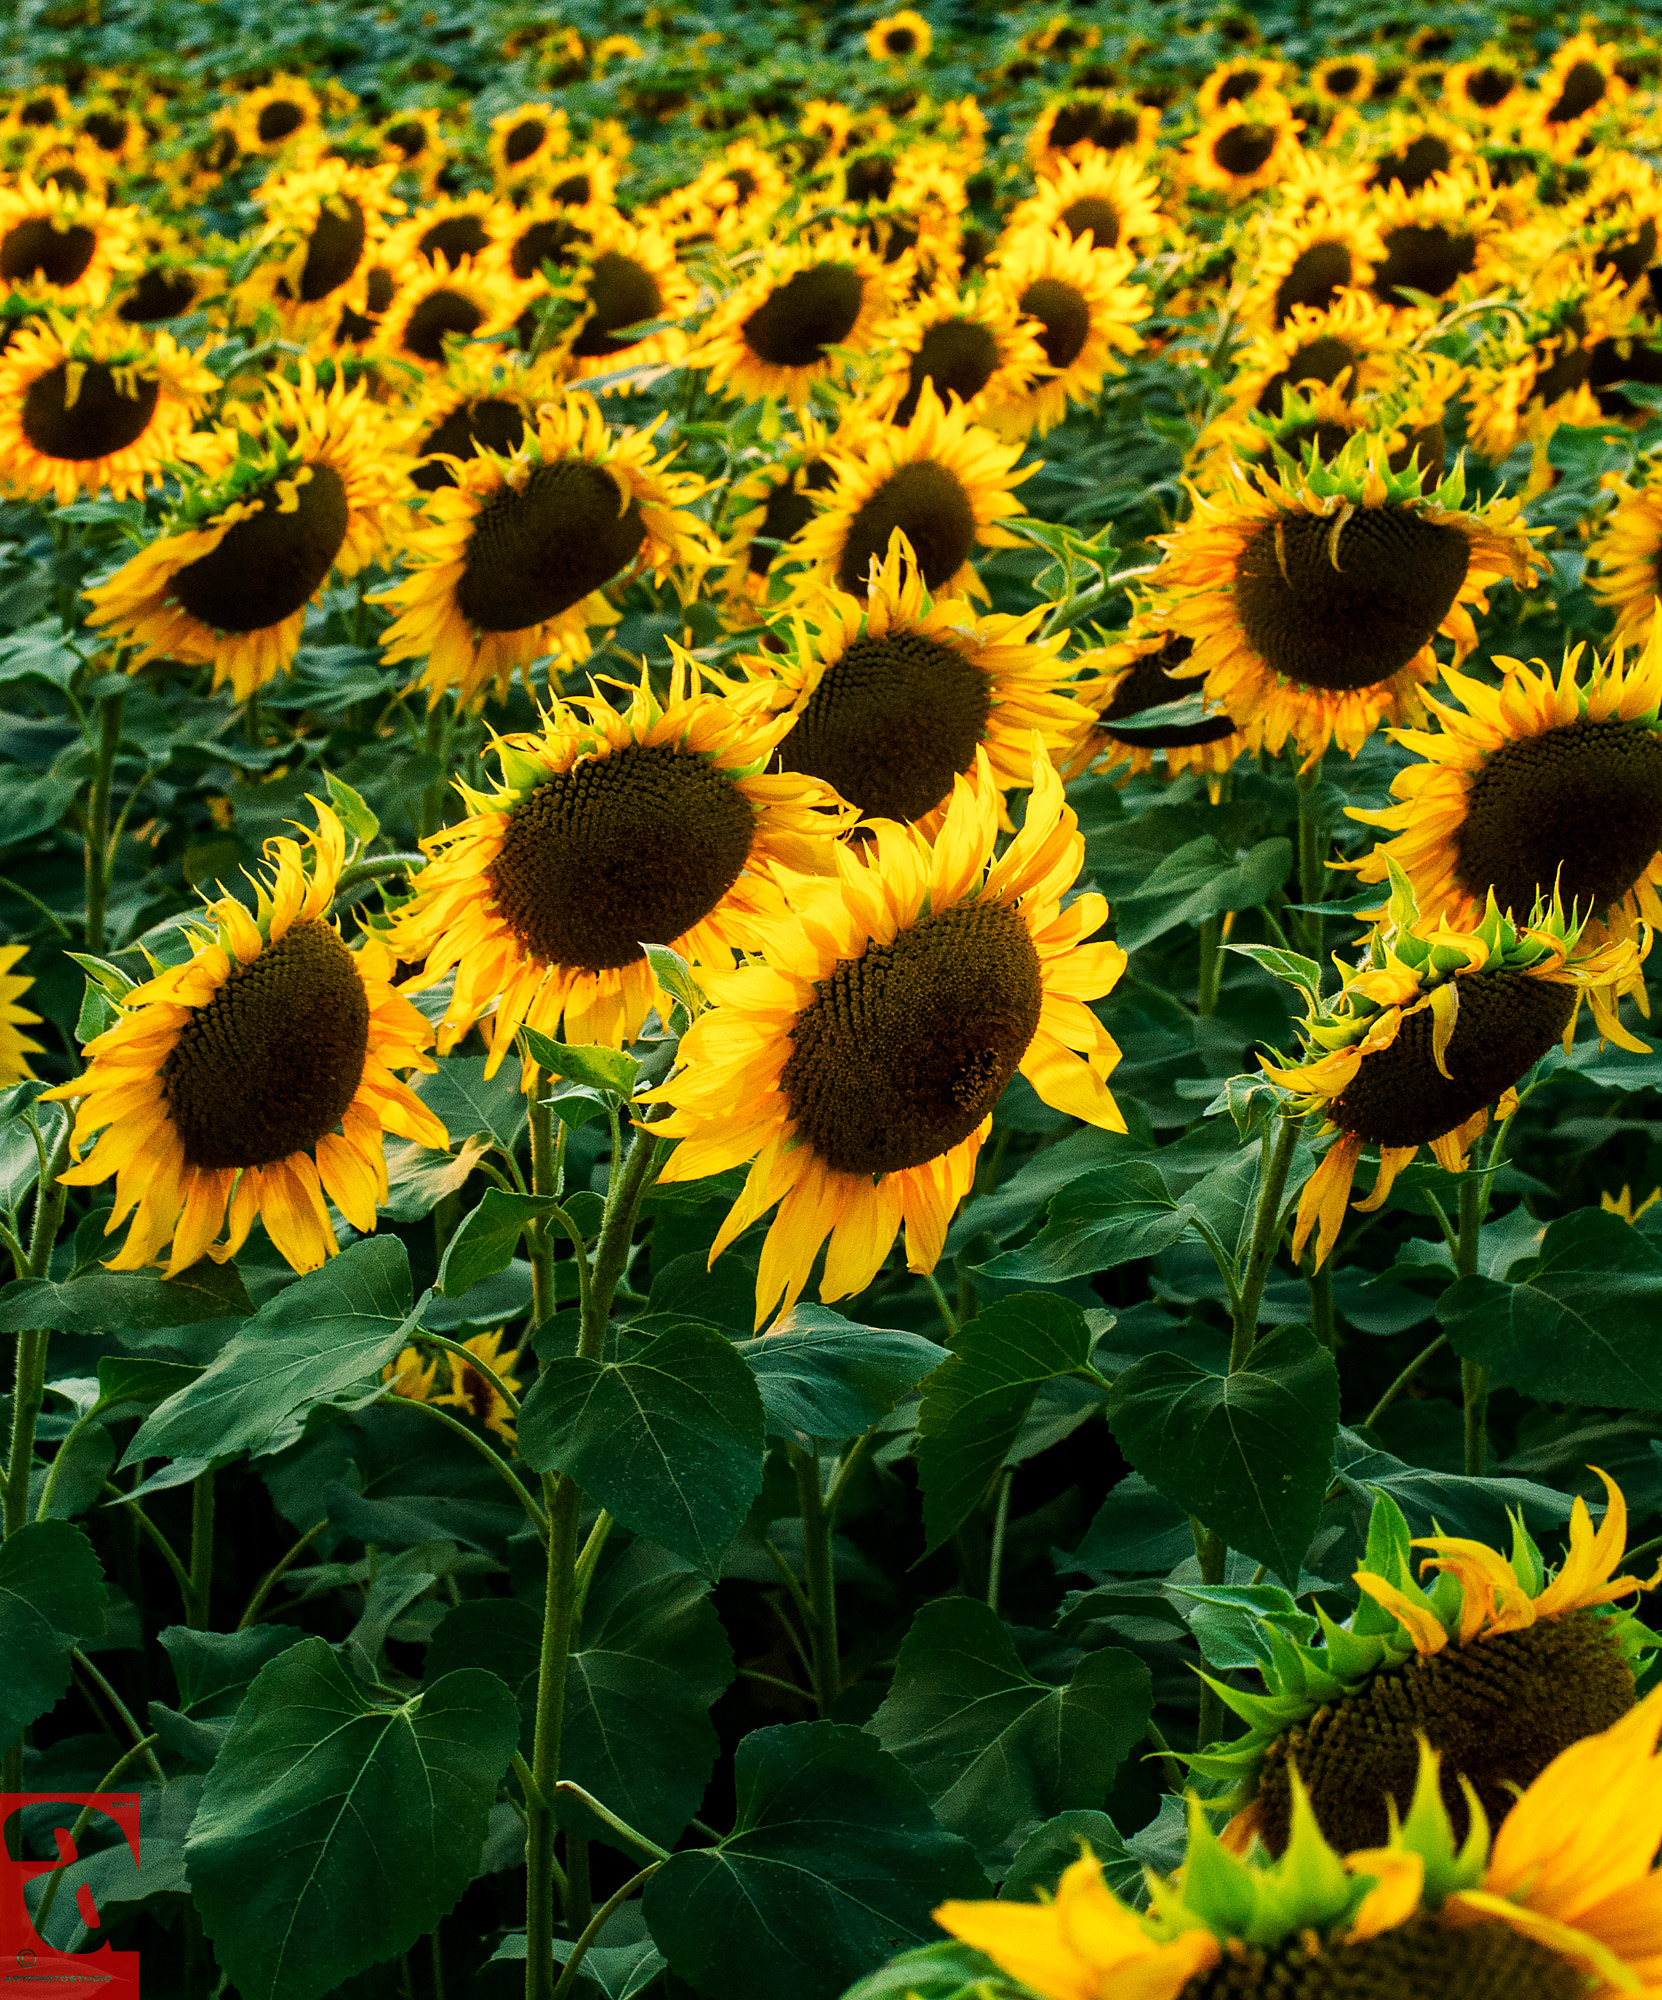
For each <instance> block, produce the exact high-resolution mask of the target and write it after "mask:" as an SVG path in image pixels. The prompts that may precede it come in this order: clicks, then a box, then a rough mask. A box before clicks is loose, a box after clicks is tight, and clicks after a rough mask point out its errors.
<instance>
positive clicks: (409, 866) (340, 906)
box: [329, 854, 427, 917]
mask: <svg viewBox="0 0 1662 2000" xmlns="http://www.w3.org/2000/svg"><path fill="white" fill-rule="evenodd" d="M426 865H427V857H426V855H425V854H372V855H370V856H369V858H368V859H367V860H365V861H354V862H353V864H352V866H351V867H350V868H343V869H342V870H341V872H340V879H339V880H338V881H337V882H336V884H335V900H334V901H333V902H332V903H331V904H330V905H329V914H330V915H331V916H332V917H333V916H339V914H340V912H341V911H342V910H344V909H345V908H346V906H347V904H348V903H349V902H350V901H351V900H352V891H353V890H354V889H360V888H362V887H363V885H364V883H366V882H380V881H384V880H385V879H386V877H387V876H389V875H413V874H414V873H415V872H416V870H417V869H418V868H424V867H425V866H426Z"/></svg>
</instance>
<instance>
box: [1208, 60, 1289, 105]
mask: <svg viewBox="0 0 1662 2000" xmlns="http://www.w3.org/2000/svg"><path fill="white" fill-rule="evenodd" d="M1286 70H1287V66H1286V64H1285V63H1280V62H1276V61H1275V60H1273V59H1272V58H1271V57H1268V56H1263V55H1259V54H1257V53H1254V54H1252V55H1250V56H1226V57H1225V58H1224V60H1223V61H1222V62H1221V63H1219V64H1218V65H1217V67H1216V68H1215V69H1213V70H1212V71H1210V72H1209V73H1208V75H1207V76H1206V77H1204V78H1203V79H1202V81H1201V83H1200V85H1199V87H1198V88H1197V89H1196V91H1195V112H1196V115H1197V116H1198V117H1199V118H1200V119H1201V120H1202V121H1203V122H1205V121H1207V120H1210V119H1213V118H1216V117H1217V116H1218V115H1219V114H1220V113H1221V112H1223V111H1226V110H1228V109H1229V108H1230V106H1231V105H1236V104H1250V105H1252V106H1253V107H1254V109H1262V108H1263V107H1264V106H1265V105H1266V104H1267V103H1274V104H1276V105H1280V104H1281V99H1280V98H1279V97H1278V96H1277V95H1276V92H1277V86H1278V85H1279V84H1280V82H1281V79H1282V78H1283V77H1284V76H1285V75H1286ZM1282 108H1285V107H1284V106H1283V107H1282Z"/></svg>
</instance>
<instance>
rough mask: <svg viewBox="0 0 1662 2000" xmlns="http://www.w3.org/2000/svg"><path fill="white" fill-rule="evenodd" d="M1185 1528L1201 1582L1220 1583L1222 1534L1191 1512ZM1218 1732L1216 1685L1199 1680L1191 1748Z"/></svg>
mask: <svg viewBox="0 0 1662 2000" xmlns="http://www.w3.org/2000/svg"><path fill="white" fill-rule="evenodd" d="M1189 1532H1190V1534H1191V1535H1193V1537H1194V1543H1195V1556H1196V1558H1197V1560H1198V1561H1199V1564H1200V1580H1201V1582H1202V1583H1204V1584H1209V1585H1212V1586H1216V1585H1218V1584H1220V1583H1222V1582H1223V1580H1224V1578H1225V1577H1226V1576H1227V1575H1228V1573H1229V1550H1228V1548H1227V1546H1226V1545H1225V1543H1224V1539H1223V1537H1222V1535H1214V1534H1213V1533H1212V1531H1211V1529H1210V1528H1208V1527H1207V1526H1206V1525H1205V1524H1204V1523H1203V1522H1201V1521H1199V1520H1197V1519H1196V1518H1195V1517H1194V1516H1193V1515H1192V1514H1191V1515H1190V1517H1189ZM1222 1733H1223V1702H1222V1700H1221V1699H1220V1698H1219V1696H1218V1693H1217V1691H1216V1689H1214V1688H1209V1687H1208V1686H1207V1685H1206V1683H1205V1682H1204V1681H1202V1682H1201V1684H1200V1712H1199V1714H1198V1715H1197V1716H1196V1718H1195V1748H1196V1749H1197V1750H1204V1749H1205V1748H1206V1746H1207V1744H1208V1743H1215V1742H1216V1741H1217V1740H1218V1737H1219V1736H1220V1735H1221V1734H1222Z"/></svg>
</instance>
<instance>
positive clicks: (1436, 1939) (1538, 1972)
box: [1177, 1913, 1587, 2000]
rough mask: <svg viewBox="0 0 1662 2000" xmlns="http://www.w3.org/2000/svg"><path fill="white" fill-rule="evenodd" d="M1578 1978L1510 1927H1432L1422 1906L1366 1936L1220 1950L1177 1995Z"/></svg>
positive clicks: (1282, 1998) (1564, 1998)
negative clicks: (1418, 1911) (1210, 1965)
mask: <svg viewBox="0 0 1662 2000" xmlns="http://www.w3.org/2000/svg"><path fill="white" fill-rule="evenodd" d="M1586 1990H1587V1982H1586V1978H1585V1976H1584V1975H1583V1973H1582V1970H1581V1968H1580V1966H1579V1965H1578V1964H1577V1963H1576V1961H1575V1960H1574V1959H1569V1958H1564V1957H1561V1956H1560V1955H1559V1953H1557V1952H1555V1951H1552V1950H1550V1949H1549V1948H1548V1947H1547V1946H1546V1945H1544V1944H1537V1943H1536V1941H1535V1940H1534V1938H1531V1937H1525V1936H1524V1935H1523V1933H1522V1932H1521V1931H1517V1930H1514V1929H1513V1927H1512V1926H1511V1925H1510V1924H1507V1923H1498V1922H1495V1921H1493V1920H1492V1919H1485V1920H1484V1921H1482V1922H1479V1923H1473V1924H1461V1925H1459V1926H1458V1927H1456V1926H1454V1925H1452V1924H1441V1923H1439V1922H1438V1921H1437V1920H1436V1918H1435V1917H1433V1916H1431V1915H1430V1914H1429V1913H1426V1914H1422V1915H1418V1916H1414V1917H1410V1918H1409V1920H1408V1921H1407V1923H1405V1924H1396V1925H1394V1926H1393V1927H1392V1928H1391V1929H1390V1930H1386V1931H1380V1932H1378V1933H1377V1934H1376V1935H1375V1936H1373V1937H1370V1938H1359V1939H1355V1940H1353V1941H1351V1942H1349V1943H1333V1944H1326V1945H1324V1944H1323V1943H1321V1941H1320V1940H1319V1939H1318V1938H1317V1937H1316V1935H1315V1934H1314V1933H1313V1932H1309V1931H1305V1932H1302V1933H1298V1934H1296V1935H1294V1936H1292V1937H1289V1938H1287V1939H1286V1940H1285V1941H1284V1942H1283V1943H1281V1944H1279V1945H1274V1946H1272V1947H1270V1948H1269V1949H1268V1950H1265V1949H1263V1948H1262V1947H1259V1946H1255V1945H1249V1946H1241V1947H1235V1948H1232V1949H1231V1950H1229V1951H1227V1952H1226V1953H1225V1954H1224V1956H1223V1957H1222V1958H1221V1959H1220V1960H1219V1961H1218V1963H1217V1964H1216V1965H1215V1966H1213V1968H1212V1969H1211V1971H1210V1972H1202V1973H1197V1974H1196V1976H1195V1977H1194V1978H1193V1979H1191V1980H1189V1981H1188V1982H1187V1983H1186V1984H1185V1985H1184V1986H1183V1988H1182V1990H1181V1991H1180V1992H1179V1994H1178V1996H1177V2000H1248V1996H1258V1995H1265V1996H1268V1995H1270V1994H1273V1995H1274V1996H1275V2000H1453V1996H1454V1995H1456V1994H1458V1995H1459V2000H1579V1996H1580V1995H1582V1994H1584V1993H1585V1992H1586Z"/></svg>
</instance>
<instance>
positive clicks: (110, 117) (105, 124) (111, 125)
mask: <svg viewBox="0 0 1662 2000" xmlns="http://www.w3.org/2000/svg"><path fill="white" fill-rule="evenodd" d="M81 130H82V131H83V132H84V133H85V134H86V135H87V137H88V138H89V139H90V140H91V141H92V143H93V144H94V145H95V146H96V147H97V148H98V150H99V151H100V152H101V153H119V152H120V151H121V148H122V147H123V145H124V144H125V143H126V140H127V120H126V119H125V118H123V117H122V116H121V115H120V113H119V112H115V111H89V112H88V113H87V115H86V117H85V118H83V119H82V120H81Z"/></svg>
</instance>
